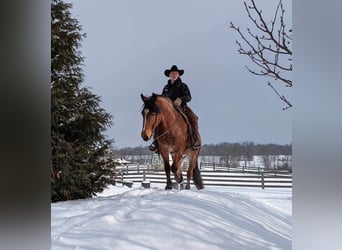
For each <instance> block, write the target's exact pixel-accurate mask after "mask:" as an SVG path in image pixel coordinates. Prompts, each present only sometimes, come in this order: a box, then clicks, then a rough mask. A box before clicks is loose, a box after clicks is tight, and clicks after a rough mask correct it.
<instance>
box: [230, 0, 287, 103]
mask: <svg viewBox="0 0 342 250" xmlns="http://www.w3.org/2000/svg"><path fill="white" fill-rule="evenodd" d="M250 2H251V3H250V5H248V4H247V3H246V2H244V6H245V10H246V13H247V15H248V17H249V19H250V20H251V21H252V23H253V24H254V26H255V28H256V29H253V30H252V29H250V28H247V29H246V31H247V32H246V34H245V33H244V32H242V31H241V29H240V28H239V27H238V26H235V25H234V23H233V22H230V28H232V29H234V30H235V31H237V32H238V33H239V35H240V38H241V40H242V42H243V45H242V44H241V43H240V42H239V41H238V40H236V44H237V45H238V52H239V54H241V55H246V56H248V57H249V58H250V60H251V61H252V62H253V64H254V66H256V68H257V69H252V68H250V67H249V66H246V68H247V70H248V71H249V72H250V73H252V74H254V75H258V76H268V77H271V78H273V79H274V80H280V81H281V82H282V83H283V84H284V86H286V87H292V80H291V79H290V77H289V74H288V72H291V71H292V50H291V44H292V29H288V30H287V29H286V25H285V21H284V13H285V9H284V6H283V3H282V0H279V3H278V4H277V7H276V9H275V11H274V16H273V18H272V19H271V20H270V21H266V20H265V17H264V16H263V13H262V10H261V9H259V8H258V7H257V6H256V4H255V0H250ZM268 85H269V86H270V87H272V89H273V90H274V91H275V93H276V94H277V95H278V96H279V97H280V99H281V100H282V101H284V102H285V103H286V104H287V105H288V106H287V107H286V108H285V109H287V108H289V107H292V105H291V103H290V102H289V101H288V100H287V99H286V98H285V97H284V96H281V95H279V93H278V92H277V91H276V90H275V88H274V87H273V85H271V84H270V82H269V84H268Z"/></svg>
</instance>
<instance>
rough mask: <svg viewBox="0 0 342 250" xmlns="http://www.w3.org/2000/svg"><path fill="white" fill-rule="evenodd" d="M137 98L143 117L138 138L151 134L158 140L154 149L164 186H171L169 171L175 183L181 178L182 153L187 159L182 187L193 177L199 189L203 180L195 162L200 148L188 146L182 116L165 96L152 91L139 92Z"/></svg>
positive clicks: (185, 123) (180, 180) (187, 132)
mask: <svg viewBox="0 0 342 250" xmlns="http://www.w3.org/2000/svg"><path fill="white" fill-rule="evenodd" d="M141 99H142V100H143V102H144V105H143V109H142V112H141V114H142V116H143V128H142V131H141V137H142V138H143V139H144V140H145V141H148V140H150V139H151V138H152V137H154V139H155V140H156V141H157V143H158V151H159V153H160V154H161V156H162V158H163V161H164V169H165V174H166V187H165V189H172V183H171V177H170V170H172V172H173V173H174V177H175V179H176V181H177V182H178V183H181V182H182V181H183V176H182V170H183V166H182V162H183V157H185V156H186V157H188V159H189V168H188V172H187V181H186V186H185V188H186V189H190V180H191V179H192V178H193V181H194V183H195V185H196V187H197V189H202V188H203V182H202V177H201V173H200V171H199V169H198V162H197V160H198V156H199V153H200V149H196V150H194V149H192V144H191V140H190V137H189V127H188V124H187V122H186V120H185V118H184V117H183V116H182V114H181V113H180V112H179V111H177V110H176V109H175V108H174V106H173V103H172V101H171V100H170V99H169V98H167V97H164V96H161V95H156V94H154V93H153V94H152V96H150V97H146V96H144V95H143V94H141ZM169 154H171V156H172V161H173V163H172V166H170V163H169Z"/></svg>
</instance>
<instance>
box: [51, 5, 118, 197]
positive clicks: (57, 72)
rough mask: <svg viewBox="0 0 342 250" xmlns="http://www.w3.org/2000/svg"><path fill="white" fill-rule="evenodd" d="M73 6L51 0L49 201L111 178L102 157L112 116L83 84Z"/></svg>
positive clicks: (97, 187)
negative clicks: (50, 154) (106, 132)
mask: <svg viewBox="0 0 342 250" xmlns="http://www.w3.org/2000/svg"><path fill="white" fill-rule="evenodd" d="M71 7H72V5H71V4H67V3H64V2H63V1H61V0H52V4H51V147H52V159H51V168H52V178H51V179H52V183H51V200H52V201H53V202H56V201H61V200H70V199H82V198H89V197H91V196H93V195H94V194H95V193H96V192H99V191H102V190H103V188H104V187H105V186H106V185H107V182H108V176H110V173H111V170H110V167H109V166H110V163H111V161H110V160H106V159H105V158H104V157H103V156H104V155H105V152H106V150H107V149H108V148H109V147H110V146H111V143H112V141H111V140H108V139H106V137H105V136H104V134H103V133H104V131H105V130H106V129H107V128H109V127H110V126H111V121H112V116H111V115H110V114H108V113H106V111H105V110H104V109H102V108H101V107H100V106H99V102H100V101H101V100H100V98H99V97H98V96H96V95H94V94H92V93H91V91H90V90H89V89H88V88H86V87H81V84H82V82H83V80H84V75H83V72H82V69H81V65H82V62H83V61H84V58H82V57H81V53H80V51H79V48H80V47H81V41H82V39H83V38H84V37H85V34H82V33H81V32H82V28H81V26H80V25H79V22H78V20H77V19H74V18H72V17H71V13H70V9H71Z"/></svg>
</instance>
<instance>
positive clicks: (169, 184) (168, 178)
mask: <svg viewBox="0 0 342 250" xmlns="http://www.w3.org/2000/svg"><path fill="white" fill-rule="evenodd" d="M164 162H165V161H164ZM164 170H165V175H166V187H165V189H172V182H171V175H170V170H171V168H170V164H169V162H165V163H164Z"/></svg>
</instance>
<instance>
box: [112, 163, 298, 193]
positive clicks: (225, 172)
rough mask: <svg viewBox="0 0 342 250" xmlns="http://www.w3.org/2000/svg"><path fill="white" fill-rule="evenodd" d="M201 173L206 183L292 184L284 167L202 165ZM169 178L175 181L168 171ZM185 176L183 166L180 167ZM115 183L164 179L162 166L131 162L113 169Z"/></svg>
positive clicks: (213, 184)
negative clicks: (263, 168) (243, 167)
mask: <svg viewBox="0 0 342 250" xmlns="http://www.w3.org/2000/svg"><path fill="white" fill-rule="evenodd" d="M201 175H202V179H203V183H204V185H205V186H237V187H258V188H263V189H264V188H292V173H290V172H289V171H287V170H286V171H285V170H271V171H263V170H260V169H242V168H229V169H221V168H217V167H216V168H213V167H210V166H206V167H205V168H204V167H203V166H202V167H201ZM171 177H172V182H175V180H174V177H173V174H171ZM183 177H184V179H186V169H184V171H183ZM114 180H115V183H122V184H128V185H132V183H142V182H149V183H152V184H153V183H166V177H165V172H164V170H163V169H162V168H155V167H151V166H149V165H141V166H139V165H137V164H130V165H125V166H120V167H119V168H117V169H116V172H115V177H114ZM191 183H193V182H192V181H191Z"/></svg>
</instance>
